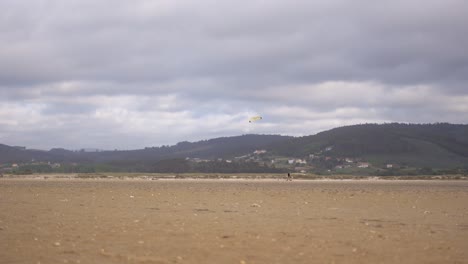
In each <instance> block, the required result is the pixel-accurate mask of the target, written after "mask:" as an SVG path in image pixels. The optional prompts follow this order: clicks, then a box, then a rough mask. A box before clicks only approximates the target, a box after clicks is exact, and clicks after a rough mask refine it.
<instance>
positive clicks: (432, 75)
mask: <svg viewBox="0 0 468 264" xmlns="http://www.w3.org/2000/svg"><path fill="white" fill-rule="evenodd" d="M467 25H468V1H465V0H392V1H390V0H384V1H374V0H353V1H349V0H315V1H310V0H282V1H278V0H249V1H234V0H233V1H230V0H216V1H215V0H197V1H190V0H135V1H127V0H67V1H62V0H21V1H18V0H2V1H0V32H1V34H0V143H2V144H7V145H19V146H27V147H28V148H39V149H50V148H55V147H62V148H67V149H80V148H99V149H138V148H143V147H151V146H161V145H172V144H175V143H177V142H180V141H198V140H203V139H210V138H215V137H223V136H237V135H242V134H251V133H254V134H281V135H291V136H304V135H312V134H316V133H318V132H321V131H324V130H328V129H331V128H335V127H339V126H344V125H353V124H362V123H385V122H404V123H434V122H450V123H462V124H466V123H468V87H467V81H468V48H467V47H468V26H467ZM255 115H261V116H262V117H263V119H262V120H261V121H259V122H255V123H254V124H251V123H249V122H248V119H249V117H251V116H255Z"/></svg>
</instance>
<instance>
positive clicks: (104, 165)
mask: <svg viewBox="0 0 468 264" xmlns="http://www.w3.org/2000/svg"><path fill="white" fill-rule="evenodd" d="M260 149H265V150H267V152H266V153H264V152H261V154H253V152H254V151H255V150H260ZM239 156H242V157H243V158H241V159H236V160H237V161H239V162H237V163H231V164H227V163H226V162H221V163H217V162H216V161H217V160H218V159H221V160H228V159H229V160H230V159H233V158H234V157H239ZM311 157H313V158H311ZM317 157H318V158H317ZM186 158H192V159H189V160H186ZM292 158H297V159H301V160H302V161H301V162H299V164H297V165H296V164H291V163H289V160H291V159H292ZM346 159H351V160H353V162H354V163H353V165H352V166H351V167H353V168H356V167H358V162H368V163H370V164H372V167H374V168H375V169H378V168H385V167H386V164H396V165H397V166H398V167H408V168H425V167H427V168H433V169H453V168H464V169H468V125H455V124H446V123H438V124H399V123H391V124H363V125H353V126H345V127H338V128H334V129H331V130H328V131H324V132H321V133H318V134H316V135H311V136H304V137H288V136H278V135H242V136H235V137H221V138H215V139H210V140H202V141H198V142H187V141H184V142H180V143H178V144H176V145H173V146H161V147H147V148H144V149H137V150H126V151H119V150H116V151H95V152H88V151H85V150H82V151H70V150H66V149H51V150H49V151H42V150H29V149H25V148H21V147H11V146H7V145H1V144H0V167H1V164H5V163H6V164H11V163H22V164H23V165H24V164H26V165H40V166H39V167H37V166H36V167H34V168H33V167H28V168H29V169H30V170H31V171H38V170H44V171H47V170H50V167H52V166H50V165H51V164H52V163H61V165H62V167H61V170H62V171H64V172H67V171H112V170H119V171H144V172H157V171H163V172H168V171H181V172H183V171H190V172H197V171H200V172H203V171H211V172H239V171H243V172H254V171H255V172H258V171H268V170H270V169H282V170H289V169H296V170H297V169H298V168H296V167H302V169H299V170H306V171H307V170H309V171H314V172H319V171H321V172H323V171H325V172H327V171H330V170H331V171H333V170H336V169H337V168H340V167H349V166H345V165H350V164H346V161H345V160H346ZM200 160H202V161H204V162H205V163H199V162H198V161H200ZM272 160H274V161H276V160H277V161H278V162H277V163H275V162H273V163H272ZM44 163H45V164H44ZM47 164H48V165H49V167H48V166H43V165H47ZM64 164H65V165H66V164H69V165H70V164H71V165H70V166H75V167H72V168H67V167H66V166H63V165H64ZM76 164H80V165H83V166H84V167H83V168H80V169H77V168H76V166H77V165H76ZM255 164H256V165H255ZM257 165H258V166H257ZM304 168H305V169H304ZM360 172H361V171H357V173H360ZM344 173H346V171H344ZM369 173H372V171H369Z"/></svg>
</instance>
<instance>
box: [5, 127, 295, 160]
mask: <svg viewBox="0 0 468 264" xmlns="http://www.w3.org/2000/svg"><path fill="white" fill-rule="evenodd" d="M290 138H291V137H288V136H279V135H253V134H249V135H242V136H234V137H220V138H214V139H209V140H202V141H198V142H187V141H183V142H180V143H177V144H176V145H173V146H161V147H147V148H144V149H137V150H115V151H99V152H86V151H70V150H66V149H62V148H54V149H51V150H49V151H41V150H29V149H19V148H16V147H11V146H7V145H2V144H0V163H12V162H31V161H32V160H35V161H49V162H79V163H80V162H84V163H90V162H95V163H96V162H109V161H134V162H138V161H158V160H163V159H173V158H186V157H197V158H205V159H215V158H230V157H234V156H238V155H244V154H245V153H250V152H253V151H255V150H256V149H259V148H266V147H267V146H269V145H271V144H274V143H278V142H281V141H284V140H287V139H290Z"/></svg>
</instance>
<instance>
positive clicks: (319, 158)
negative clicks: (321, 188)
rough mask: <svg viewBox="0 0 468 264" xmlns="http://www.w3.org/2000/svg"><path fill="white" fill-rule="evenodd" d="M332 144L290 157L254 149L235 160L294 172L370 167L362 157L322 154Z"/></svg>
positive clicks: (388, 165) (329, 149)
mask: <svg viewBox="0 0 468 264" xmlns="http://www.w3.org/2000/svg"><path fill="white" fill-rule="evenodd" d="M332 149H333V147H332V146H330V147H326V148H325V149H324V150H323V151H319V152H318V153H315V154H309V155H308V156H307V157H304V158H292V157H277V156H271V155H268V152H267V150H263V149H262V150H255V151H254V152H253V153H251V154H248V155H244V156H240V157H236V158H235V159H234V160H236V161H247V162H248V161H251V162H258V163H265V162H266V163H270V164H271V165H274V166H275V167H283V168H289V169H291V170H293V171H296V172H301V173H305V172H309V171H313V170H314V169H316V168H318V167H321V166H323V165H324V164H327V167H329V171H331V170H335V171H339V170H344V169H348V168H359V169H366V168H371V167H372V164H371V163H369V162H368V161H363V160H362V159H356V158H350V157H332V156H327V155H324V153H325V154H326V152H328V151H331V150H332ZM396 167H397V165H395V164H385V165H384V168H387V169H391V168H396Z"/></svg>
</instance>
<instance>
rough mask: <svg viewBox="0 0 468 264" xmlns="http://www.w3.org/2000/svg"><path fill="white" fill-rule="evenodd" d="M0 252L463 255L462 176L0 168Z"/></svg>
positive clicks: (133, 258) (255, 257)
mask: <svg viewBox="0 0 468 264" xmlns="http://www.w3.org/2000/svg"><path fill="white" fill-rule="evenodd" d="M0 249H1V250H0V263H238V264H239V263H240V264H242V263H247V264H249V263H468V250H467V249H468V181H364V180H361V181H352V180H350V181H293V182H286V181H276V180H237V181H232V180H156V181H143V180H93V179H89V180H77V179H69V180H67V179H61V180H59V179H53V180H50V179H49V180H38V179H36V180H35V179H0Z"/></svg>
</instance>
